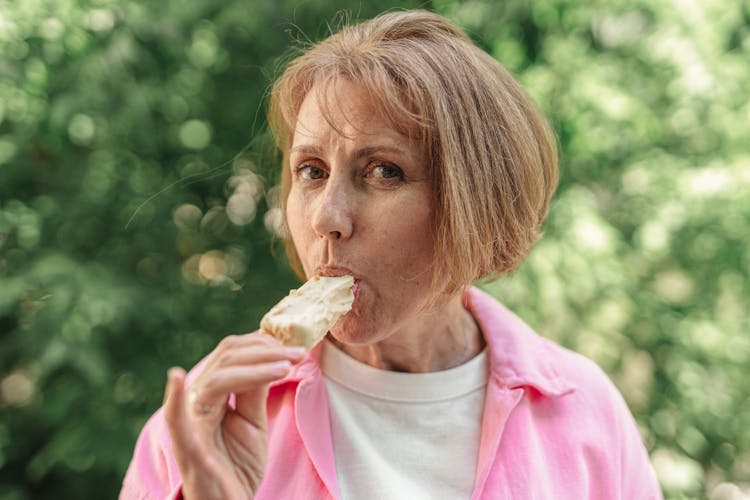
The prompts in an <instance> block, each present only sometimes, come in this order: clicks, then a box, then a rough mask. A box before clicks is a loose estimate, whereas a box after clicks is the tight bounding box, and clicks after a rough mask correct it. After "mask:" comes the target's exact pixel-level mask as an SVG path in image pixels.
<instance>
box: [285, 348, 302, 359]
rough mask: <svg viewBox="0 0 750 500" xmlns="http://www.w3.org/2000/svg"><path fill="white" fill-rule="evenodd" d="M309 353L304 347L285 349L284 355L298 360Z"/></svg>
mask: <svg viewBox="0 0 750 500" xmlns="http://www.w3.org/2000/svg"><path fill="white" fill-rule="evenodd" d="M306 352H307V349H305V348H304V347H286V348H284V354H286V355H287V356H289V357H293V358H297V357H299V356H304V355H305V353H306Z"/></svg>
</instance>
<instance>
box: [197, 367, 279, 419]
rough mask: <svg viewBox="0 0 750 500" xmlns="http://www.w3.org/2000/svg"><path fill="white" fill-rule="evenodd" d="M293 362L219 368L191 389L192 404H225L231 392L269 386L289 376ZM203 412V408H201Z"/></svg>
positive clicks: (237, 392)
mask: <svg viewBox="0 0 750 500" xmlns="http://www.w3.org/2000/svg"><path fill="white" fill-rule="evenodd" d="M291 366H292V364H291V363H290V362H289V360H286V359H285V360H280V361H273V362H270V363H261V364H255V365H237V366H228V367H222V368H217V369H215V370H214V371H213V372H211V373H210V374H205V377H203V378H202V379H201V380H200V381H198V380H196V382H195V383H194V384H193V385H192V386H191V387H190V396H189V398H190V400H191V401H190V402H191V404H192V403H193V402H200V403H203V404H208V405H212V406H213V405H222V404H223V403H224V402H226V399H227V397H228V396H229V394H231V393H235V394H241V393H244V392H246V391H249V390H252V389H254V388H255V387H256V386H259V385H263V384H269V383H270V382H273V381H274V380H278V379H280V378H282V377H284V376H286V375H287V374H288V373H289V370H290V369H291ZM197 410H198V411H199V413H200V410H201V409H200V408H197Z"/></svg>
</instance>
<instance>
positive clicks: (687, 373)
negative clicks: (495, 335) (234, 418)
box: [0, 0, 750, 500]
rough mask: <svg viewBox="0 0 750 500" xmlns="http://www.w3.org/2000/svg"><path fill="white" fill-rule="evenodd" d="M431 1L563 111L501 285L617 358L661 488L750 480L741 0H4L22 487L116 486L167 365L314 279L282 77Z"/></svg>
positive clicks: (1, 314)
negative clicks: (288, 68)
mask: <svg viewBox="0 0 750 500" xmlns="http://www.w3.org/2000/svg"><path fill="white" fill-rule="evenodd" d="M410 7H424V8H429V9H433V10H435V11H437V12H439V13H441V14H444V15H446V16H448V17H449V18H451V19H453V20H454V21H456V22H457V23H459V24H460V25H461V26H463V27H464V28H465V29H466V30H467V31H468V33H470V35H471V36H472V38H473V39H474V40H475V41H476V43H477V44H479V45H480V46H481V47H483V48H484V49H485V50H487V51H488V52H489V53H491V54H492V55H494V56H495V57H497V58H498V59H499V60H500V61H501V62H503V63H504V64H505V65H506V66H507V67H508V68H509V69H510V70H511V71H512V72H513V73H514V74H515V75H516V76H517V77H518V79H519V80H520V81H521V82H522V83H523V85H524V86H525V87H526V88H527V89H528V90H529V92H530V94H531V95H532V96H533V97H534V98H535V100H536V101H537V102H538V103H539V105H540V106H541V108H542V109H543V110H544V112H545V114H546V115H547V116H548V117H549V118H550V120H551V121H552V123H553V125H554V128H555V130H556V131H557V134H558V137H559V142H560V146H561V168H562V179H561V183H560V187H559V190H558V193H557V195H556V197H555V200H554V202H553V205H552V209H551V215H550V217H549V220H548V222H547V224H546V230H545V233H546V236H545V238H544V240H543V241H542V242H541V243H540V244H539V245H538V246H537V248H536V249H535V250H534V252H533V254H532V255H531V257H530V258H529V260H528V261H527V262H526V263H525V264H524V265H523V267H522V268H521V269H520V270H519V271H518V272H517V273H516V274H515V275H514V276H512V277H507V278H503V279H502V280H500V281H499V282H496V283H490V284H484V285H482V286H483V287H484V288H486V289H487V290H489V291H491V292H492V293H493V294H495V295H496V296H498V297H499V298H501V299H502V300H503V301H504V302H506V303H507V304H508V305H510V306H511V307H512V308H513V309H515V310H516V311H517V312H518V313H519V314H520V315H521V316H522V317H523V318H525V319H526V320H527V321H528V322H529V323H530V324H531V325H532V326H533V327H535V328H536V329H537V330H538V331H539V332H540V333H542V334H543V335H545V336H548V337H550V338H552V339H555V340H557V341H558V342H560V343H562V344H564V345H566V346H569V347H571V348H573V349H575V350H577V351H579V352H582V353H584V354H585V355H587V356H589V357H591V358H593V359H594V360H595V361H596V362H597V363H599V364H600V365H601V366H602V367H603V368H604V369H605V370H606V371H607V372H608V373H609V374H610V376H611V377H612V379H613V380H614V381H615V383H616V384H617V385H618V387H619V388H620V390H621V391H622V393H623V394H624V396H625V398H626V399H627V401H628V403H629V404H630V407H631V409H632V411H633V413H634V414H635V416H636V418H637V420H638V423H639V425H640V428H641V430H642V433H643V436H644V439H645V442H646V444H647V446H648V449H649V452H650V454H651V458H652V461H653V464H654V467H655V469H656V472H657V474H658V477H659V480H660V482H661V484H662V487H663V489H664V492H665V494H666V496H667V498H670V499H678V498H710V499H712V500H725V499H738V498H748V495H750V399H749V396H750V383H748V372H749V371H750V335H749V331H750V320H749V319H748V310H750V284H749V280H748V276H749V274H750V237H749V236H748V235H749V234H750V196H748V188H750V2H748V1H747V0H744V1H740V0H737V1H731V0H725V1H721V0H663V1H662V0H659V1H657V0H653V1H645V0H628V1H625V0H585V1H584V0H535V1H533V2H528V1H525V0H523V1H522V0H503V1H492V0H472V1H466V2H464V1H456V0H435V1H433V2H414V1H407V0H401V1H396V0H385V1H379V2H371V3H369V2H360V1H345V0H295V1H290V0H254V1H251V0H221V1H219V0H191V1H177V0H153V1H145V0H143V1H140V0H22V1H18V0H0V498H2V499H18V500H21V499H47V498H113V497H115V496H116V495H117V492H118V491H119V486H120V482H121V480H122V476H123V474H124V472H125V468H126V466H127V464H128V461H129V459H130V457H131V454H132V449H133V446H134V443H135V438H136V436H137V434H138V432H139V430H140V428H141V426H142V425H143V424H144V422H145V420H146V419H147V417H148V416H149V415H150V414H151V413H152V412H153V411H154V410H155V409H156V408H157V407H158V406H159V404H160V401H161V397H162V390H163V386H164V382H165V373H166V370H167V368H168V367H169V366H172V365H182V366H186V367H189V366H192V365H193V364H194V363H195V362H196V361H197V360H198V359H200V358H201V357H202V356H203V355H205V354H206V353H207V352H208V351H210V350H211V349H212V347H213V346H214V345H215V344H216V343H217V342H218V341H219V339H220V338H221V337H222V336H224V335H226V334H229V333H242V332H247V331H251V330H254V329H255V328H256V325H257V324H258V321H259V318H260V317H261V315H262V314H263V313H264V312H265V311H266V310H267V308H268V307H270V306H271V305H272V304H273V303H275V302H276V301H277V300H278V299H279V298H280V297H281V296H282V295H283V294H285V293H286V291H287V290H288V289H289V288H290V287H294V286H296V281H295V279H294V277H293V275H292V274H291V272H290V271H289V270H288V268H287V266H286V264H285V263H284V260H283V258H282V256H281V252H280V250H279V245H278V244H277V243H275V241H276V240H275V239H274V234H275V233H276V231H277V230H278V227H279V226H278V224H279V210H278V208H276V206H277V201H278V200H277V196H278V195H277V192H278V191H277V188H276V187H275V185H276V182H277V158H276V157H275V155H274V153H273V148H272V142H271V140H270V138H269V136H268V133H267V131H266V128H265V114H264V95H265V93H266V92H267V89H268V87H269V84H270V82H271V81H272V80H273V78H274V76H275V75H278V73H279V70H280V68H281V67H282V66H283V61H284V60H285V59H288V58H289V56H290V54H292V53H293V51H290V47H294V46H296V47H299V46H302V45H304V44H305V43H308V42H309V41H310V40H317V39H320V38H322V37H324V36H325V35H326V34H327V33H329V30H330V29H331V27H335V26H336V25H338V24H339V23H340V21H341V20H342V19H344V18H352V19H357V18H367V17H371V16H373V15H375V14H376V13H378V12H381V11H383V10H387V9H389V8H410ZM487 126H488V127H489V126H492V124H489V123H488V124H487Z"/></svg>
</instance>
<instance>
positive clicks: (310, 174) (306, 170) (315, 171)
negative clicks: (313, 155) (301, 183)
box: [297, 164, 327, 181]
mask: <svg viewBox="0 0 750 500" xmlns="http://www.w3.org/2000/svg"><path fill="white" fill-rule="evenodd" d="M297 174H298V175H299V176H300V177H301V178H302V179H305V180H308V181H314V180H318V179H323V178H325V177H326V175H327V174H326V171H325V170H323V169H322V168H319V167H316V166H315V165H309V164H302V165H300V166H299V167H298V168H297Z"/></svg>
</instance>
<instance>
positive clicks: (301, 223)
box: [286, 193, 312, 261]
mask: <svg viewBox="0 0 750 500" xmlns="http://www.w3.org/2000/svg"><path fill="white" fill-rule="evenodd" d="M304 207H305V204H304V203H303V202H302V201H301V200H300V199H299V197H296V196H294V195H293V194H292V193H290V194H289V198H288V199H287V201H286V225H287V228H288V229H289V235H290V236H291V238H292V241H293V242H294V246H295V248H296V249H297V253H298V254H299V256H300V258H301V259H302V260H303V261H304V250H305V248H307V246H308V245H307V244H306V243H307V242H308V240H309V239H310V235H311V234H312V230H311V227H310V224H309V218H308V217H307V214H306V213H305V208H304Z"/></svg>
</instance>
